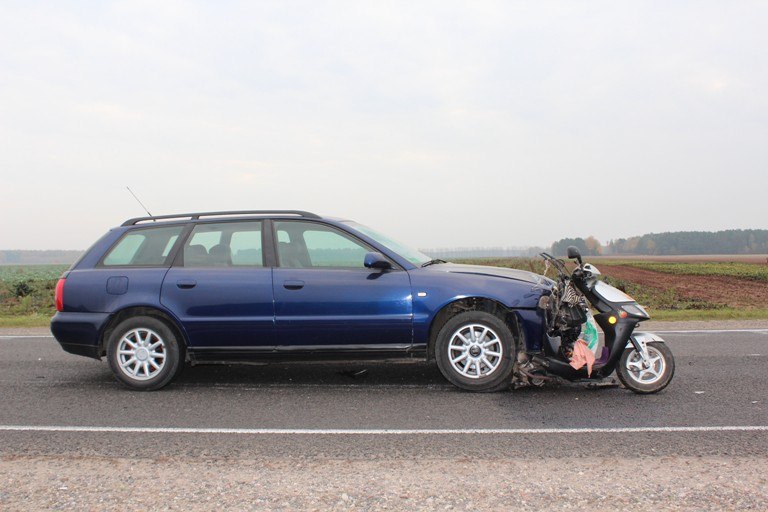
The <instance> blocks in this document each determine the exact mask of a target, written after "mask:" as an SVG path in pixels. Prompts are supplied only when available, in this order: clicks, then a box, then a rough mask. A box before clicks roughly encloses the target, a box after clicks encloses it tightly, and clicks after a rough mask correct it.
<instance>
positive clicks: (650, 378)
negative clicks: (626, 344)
mask: <svg viewBox="0 0 768 512" xmlns="http://www.w3.org/2000/svg"><path fill="white" fill-rule="evenodd" d="M646 347H647V348H648V355H649V357H650V366H649V367H648V368H644V367H643V360H642V358H641V357H640V353H639V352H638V351H637V350H635V348H634V347H631V348H627V349H624V353H623V354H621V359H620V360H619V366H618V368H617V369H616V374H617V375H618V377H619V380H620V381H621V383H622V384H624V387H626V388H628V389H630V390H632V391H634V392H635V393H640V394H643V395H646V394H650V393H657V392H659V391H661V390H662V389H664V388H665V387H667V385H668V384H669V383H670V381H671V380H672V377H673V376H674V374H675V358H674V356H673V355H672V351H671V350H669V347H667V345H666V344H664V343H662V342H660V341H654V342H651V343H648V344H647V345H646Z"/></svg>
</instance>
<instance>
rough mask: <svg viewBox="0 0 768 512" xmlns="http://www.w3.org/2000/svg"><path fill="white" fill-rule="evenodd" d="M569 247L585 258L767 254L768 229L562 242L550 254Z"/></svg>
mask: <svg viewBox="0 0 768 512" xmlns="http://www.w3.org/2000/svg"><path fill="white" fill-rule="evenodd" d="M569 245H573V246H576V247H578V248H579V251H581V253H582V254H583V255H585V256H596V255H600V254H605V255H610V254H637V255H648V256H664V255H676V254H766V253H768V229H727V230H725V231H714V232H712V231H676V232H669V233H649V234H647V235H642V236H633V237H630V238H619V239H616V240H610V241H609V242H608V243H607V244H605V245H602V244H601V243H600V242H599V241H598V240H596V239H595V238H594V237H592V236H590V237H587V238H563V239H562V240H558V241H557V242H555V243H553V244H552V254H554V255H556V256H563V255H565V251H566V249H567V248H568V246H569Z"/></svg>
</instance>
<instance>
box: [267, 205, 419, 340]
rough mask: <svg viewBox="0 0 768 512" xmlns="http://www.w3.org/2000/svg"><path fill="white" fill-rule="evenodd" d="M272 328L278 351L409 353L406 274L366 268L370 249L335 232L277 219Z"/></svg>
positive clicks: (308, 223) (410, 320) (325, 226)
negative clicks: (273, 326) (378, 351)
mask: <svg viewBox="0 0 768 512" xmlns="http://www.w3.org/2000/svg"><path fill="white" fill-rule="evenodd" d="M274 240H275V246H276V252H277V261H278V266H277V267H276V268H275V270H274V278H273V286H274V296H275V327H276V330H277V343H278V347H279V348H280V349H282V350H323V351H326V350H348V351H349V350H384V351H400V350H407V349H408V348H410V346H411V343H412V339H413V333H412V323H413V311H412V300H411V285H410V278H409V276H408V273H407V272H406V271H404V270H402V269H400V268H399V267H398V266H397V265H395V264H393V268H392V269H388V270H375V269H368V268H365V267H364V266H363V260H364V258H365V254H366V253H367V252H370V251H374V250H375V249H373V248H372V247H370V246H368V245H367V244H365V243H364V242H363V241H361V240H359V239H357V238H356V237H354V236H353V235H351V234H349V233H347V232H345V231H343V230H341V229H338V228H336V227H334V226H331V225H328V224H325V223H322V222H311V221H299V220H275V221H274Z"/></svg>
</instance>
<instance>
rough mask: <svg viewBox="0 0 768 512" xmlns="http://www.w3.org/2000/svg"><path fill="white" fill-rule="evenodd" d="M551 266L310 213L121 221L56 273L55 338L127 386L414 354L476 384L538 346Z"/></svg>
mask: <svg viewBox="0 0 768 512" xmlns="http://www.w3.org/2000/svg"><path fill="white" fill-rule="evenodd" d="M551 286H552V281H550V280H549V279H547V278H545V277H542V276H539V275H536V274H533V273H530V272H524V271H518V270H511V269H504V268H493V267H483V266H468V265H457V264H451V263H446V262H444V261H441V260H435V259H431V258H430V257H429V256H426V255H424V254H422V253H420V252H419V251H416V250H414V249H410V248H408V247H406V246H404V245H401V244H399V243H397V242H395V241H393V240H392V239H390V238H388V237H386V236H384V235H382V234H380V233H378V232H376V231H374V230H372V229H370V228H368V227H365V226H363V225H360V224H358V223H356V222H352V221H348V220H340V219H336V218H328V217H321V216H319V215H315V214H313V213H309V212H304V211H293V210H291V211H236V212H209V213H192V214H180V215H166V216H155V217H141V218H135V219H130V220H128V221H126V222H125V223H123V224H122V225H121V226H120V227H117V228H114V229H112V230H110V231H109V232H108V233H107V234H105V235H104V236H103V237H102V238H101V239H99V240H98V241H97V242H96V243H95V244H94V245H93V246H92V247H91V248H90V249H89V250H88V251H87V252H86V253H85V254H84V256H83V257H82V258H81V259H80V260H79V261H77V262H76V263H75V264H74V265H73V266H72V267H71V269H70V270H69V271H67V272H65V273H64V275H63V276H62V278H61V279H60V280H59V282H58V284H57V286H56V308H57V311H58V312H57V313H56V315H55V316H54V317H53V319H52V321H51V330H52V332H53V334H54V336H55V338H56V339H57V340H58V342H59V343H60V344H61V346H62V347H63V349H64V350H66V351H67V352H71V353H73V354H79V355H83V356H88V357H92V358H97V359H100V358H102V357H105V358H106V359H107V361H108V363H109V365H110V368H111V369H112V371H113V372H114V374H115V376H116V378H117V379H118V380H119V381H120V382H121V383H123V384H124V385H126V386H128V387H129V388H132V389H136V390H154V389H159V388H161V387H163V386H165V385H167V384H168V383H170V382H171V381H172V380H173V379H174V377H176V376H177V375H178V374H179V373H180V371H181V370H182V368H183V367H184V366H185V364H199V363H205V362H242V361H288V360H317V359H321V358H322V359H330V360H336V361H339V360H350V359H358V360H360V359H362V360H369V359H381V358H386V359H393V358H417V359H422V360H424V359H427V360H436V361H437V364H438V366H439V368H440V370H441V372H442V374H443V375H444V376H445V377H446V379H447V380H449V381H450V382H452V383H453V384H455V385H456V386H458V387H460V388H462V389H467V390H473V391H492V390H498V389H502V388H504V387H507V386H508V385H509V384H510V383H511V376H512V371H513V365H514V362H515V355H516V353H517V351H518V350H520V349H521V347H523V350H538V349H540V348H541V343H542V338H543V336H544V333H543V327H542V325H543V321H542V315H543V313H542V311H541V310H540V309H538V308H537V305H538V303H539V299H540V297H541V296H542V295H545V294H548V293H549V291H550V289H551Z"/></svg>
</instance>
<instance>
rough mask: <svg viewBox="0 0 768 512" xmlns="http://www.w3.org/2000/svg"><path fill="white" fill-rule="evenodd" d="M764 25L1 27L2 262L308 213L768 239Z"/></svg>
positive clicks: (480, 6) (555, 18)
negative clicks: (180, 226)
mask: <svg viewBox="0 0 768 512" xmlns="http://www.w3.org/2000/svg"><path fill="white" fill-rule="evenodd" d="M766 27H768V3H766V2H724V1H721V2H703V1H689V2H670V1H664V2H616V1H608V2H570V1H568V2H540V1H536V2H521V3H515V2H506V1H504V2H479V1H468V2H446V1H439V2H418V1H413V0H411V1H406V2H391V1H376V2H373V1H371V2H359V1H355V2H353V1H349V2H318V1H307V2H287V1H284V2H242V3H241V2H170V1H161V2H156V1H146V2H138V1H127V2H99V1H93V2H50V3H45V2H30V1H21V2H11V1H8V0H4V1H3V2H2V3H0V249H84V248H86V247H88V246H89V245H90V244H91V243H92V242H93V241H94V240H95V239H96V238H97V237H99V236H100V235H101V234H102V233H104V232H105V231H107V230H108V229H109V228H110V227H113V226H115V225H118V224H120V223H121V222H122V221H123V220H125V219H126V218H128V217H132V216H137V215H141V214H142V213H143V212H142V210H141V209H140V207H139V205H138V204H137V203H136V202H135V200H134V199H133V198H132V197H131V196H130V195H129V193H128V192H127V191H126V189H125V187H126V185H130V186H131V187H132V188H133V190H134V191H135V192H136V193H137V194H138V195H139V197H140V198H141V200H142V201H143V202H144V203H145V204H146V205H147V207H148V208H149V209H150V211H151V212H152V213H154V214H167V213H178V212H187V211H206V210H227V209H265V208H280V209H286V208H297V209H306V210H311V211H316V212H317V213H321V214H326V215H333V216H342V217H347V218H353V219H356V220H358V221H360V222H363V223H365V224H368V225H370V226H372V227H376V228H378V229H379V230H381V231H384V232H387V233H388V234H390V235H391V236H392V237H394V238H398V239H400V240H402V241H404V242H406V243H409V244H412V245H414V246H418V247H422V248H429V247H432V248H434V247H455V246H528V245H549V244H551V243H552V242H553V241H554V240H557V239H559V238H562V237H566V236H587V235H594V236H596V237H597V238H598V239H599V240H601V241H603V242H605V241H607V240H608V239H610V238H618V237H626V236H631V235H639V234H643V233H647V232H661V231H674V230H719V229H728V228H768V194H767V191H768V178H767V176H768V173H767V172H766V171H768V165H766V164H767V163H768V68H767V66H768V30H766Z"/></svg>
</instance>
